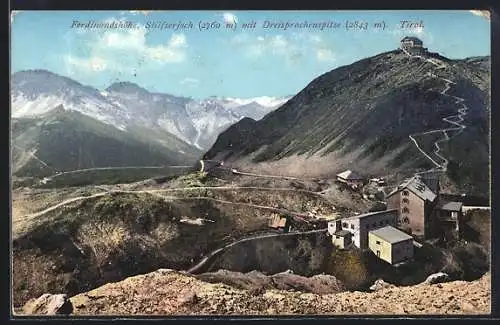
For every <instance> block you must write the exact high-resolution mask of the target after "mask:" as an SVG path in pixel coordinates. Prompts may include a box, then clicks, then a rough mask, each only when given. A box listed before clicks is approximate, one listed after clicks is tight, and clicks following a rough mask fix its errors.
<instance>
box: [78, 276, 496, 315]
mask: <svg viewBox="0 0 500 325" xmlns="http://www.w3.org/2000/svg"><path fill="white" fill-rule="evenodd" d="M464 292H467V294H466V295H465V294H464ZM490 297H491V283H490V274H489V273H488V274H486V275H484V276H483V277H482V278H481V279H479V280H476V281H472V282H465V281H454V282H449V283H442V284H432V285H430V284H420V285H415V286H408V287H395V288H394V287H390V288H383V289H381V290H378V291H376V292H373V293H366V292H359V291H355V292H342V293H330V294H313V293H304V292H297V291H285V290H277V289H268V290H263V291H262V292H256V291H252V290H245V289H235V288H232V287H229V286H227V285H224V284H219V283H214V284H211V283H206V282H203V281H200V280H198V279H196V278H195V277H193V276H190V275H188V274H184V273H179V272H176V271H173V270H166V269H160V270H158V271H156V272H153V273H149V274H145V275H139V276H135V277H131V278H128V279H126V280H123V281H121V282H116V283H109V284H106V285H104V286H102V287H99V288H97V289H94V290H92V291H89V292H85V293H81V294H78V295H76V296H73V297H71V298H70V301H71V303H72V305H73V314H74V315H303V314H309V315H311V314H326V315H328V314H333V315H335V314H341V315H350V314H354V315H356V314H357V315H359V314H364V315H374V314H378V315H380V314H386V315H414V314H430V315H439V314H455V315H459V314H476V315H477V314H482V315H484V314H489V313H490V305H491V298H490Z"/></svg>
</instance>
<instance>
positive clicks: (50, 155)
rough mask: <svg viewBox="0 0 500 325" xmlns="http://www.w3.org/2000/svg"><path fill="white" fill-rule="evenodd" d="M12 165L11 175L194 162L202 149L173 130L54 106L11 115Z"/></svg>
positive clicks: (36, 174)
mask: <svg viewBox="0 0 500 325" xmlns="http://www.w3.org/2000/svg"><path fill="white" fill-rule="evenodd" d="M11 131H12V132H11V143H12V166H13V170H12V172H13V175H16V176H35V177H40V176H47V175H52V174H55V173H57V172H62V171H69V170H78V169H85V168H95V167H123V166H165V165H190V164H193V163H194V162H195V161H196V160H197V159H198V157H199V156H200V155H201V152H200V151H199V150H198V149H196V148H194V147H193V146H191V145H189V144H187V143H185V142H183V141H181V140H179V139H178V138H176V137H175V136H173V135H172V134H170V133H168V132H164V131H160V130H157V131H155V132H152V131H149V132H146V130H141V129H139V128H133V129H131V130H129V131H128V132H126V131H123V130H119V129H117V128H115V127H113V126H112V125H109V124H105V123H102V122H100V121H98V120H97V119H93V118H91V117H89V116H87V115H84V114H81V113H79V112H78V111H72V110H65V109H64V108H63V107H62V106H58V107H56V108H55V109H53V110H50V111H48V112H47V113H44V114H42V115H40V116H39V117H37V118H33V117H31V118H13V119H12V128H11Z"/></svg>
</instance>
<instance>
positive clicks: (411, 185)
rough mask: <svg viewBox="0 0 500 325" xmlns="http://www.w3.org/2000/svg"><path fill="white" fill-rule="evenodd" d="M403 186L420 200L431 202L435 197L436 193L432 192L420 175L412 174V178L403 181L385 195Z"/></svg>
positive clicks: (399, 189) (397, 190) (395, 191)
mask: <svg viewBox="0 0 500 325" xmlns="http://www.w3.org/2000/svg"><path fill="white" fill-rule="evenodd" d="M404 188H406V189H408V190H410V191H412V192H413V193H415V195H417V196H418V197H420V198H421V199H422V200H427V201H430V202H433V201H434V200H435V199H436V197H437V195H436V193H434V191H432V190H431V189H430V188H429V186H427V184H426V183H425V182H424V180H423V179H422V178H421V177H420V176H413V177H412V178H410V179H407V180H405V181H403V182H402V183H401V184H399V186H398V187H397V188H396V189H395V190H394V191H392V192H391V193H389V195H387V197H389V196H391V195H393V194H394V193H397V192H399V191H401V190H402V189H404Z"/></svg>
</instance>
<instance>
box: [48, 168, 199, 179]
mask: <svg viewBox="0 0 500 325" xmlns="http://www.w3.org/2000/svg"><path fill="white" fill-rule="evenodd" d="M189 167H192V166H187V165H186V166H183V165H172V166H123V167H95V168H84V169H76V170H69V171H64V172H58V173H56V174H54V175H51V176H49V177H47V179H53V178H55V177H59V176H62V175H67V174H76V173H84V172H88V171H93V170H120V169H162V168H189Z"/></svg>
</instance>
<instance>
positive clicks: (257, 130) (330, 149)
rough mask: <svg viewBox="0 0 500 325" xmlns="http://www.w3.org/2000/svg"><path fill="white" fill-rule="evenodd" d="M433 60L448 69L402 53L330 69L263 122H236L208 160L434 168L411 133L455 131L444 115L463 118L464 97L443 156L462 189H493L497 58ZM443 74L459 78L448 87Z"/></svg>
mask: <svg viewBox="0 0 500 325" xmlns="http://www.w3.org/2000/svg"><path fill="white" fill-rule="evenodd" d="M434 59H435V60H436V62H439V63H440V64H443V65H445V67H444V68H443V69H437V67H436V65H434V64H432V63H430V62H427V61H423V60H421V59H419V58H411V57H409V56H408V55H406V54H404V53H403V52H401V51H399V50H395V51H390V52H386V53H382V54H379V55H376V56H373V57H370V58H366V59H363V60H360V61H358V62H355V63H353V64H351V65H348V66H343V67H339V68H337V69H335V70H332V71H330V72H327V73H325V74H323V75H321V76H319V77H318V78H316V79H315V80H313V81H312V82H311V83H310V84H308V85H307V86H306V87H305V88H304V89H303V90H302V91H300V92H299V93H298V94H297V95H296V96H294V97H293V98H292V99H290V100H289V101H288V102H286V103H285V104H284V105H282V106H281V107H280V108H278V109H277V110H275V111H273V112H271V113H269V114H267V115H266V116H265V117H264V118H263V119H261V120H259V121H255V120H252V119H250V118H246V119H242V120H241V121H240V122H239V123H236V124H235V125H233V126H231V127H230V128H229V129H227V130H226V131H225V132H223V133H222V134H221V135H220V136H219V137H218V138H217V141H216V143H215V144H214V146H213V147H212V148H211V149H210V150H209V151H208V152H207V153H206V154H205V156H204V157H205V158H207V159H214V158H215V159H226V160H229V161H233V163H234V164H236V165H237V164H239V165H245V167H246V168H259V169H260V170H266V169H267V170H266V171H268V172H274V173H277V172H279V173H283V174H297V175H302V176H304V175H309V176H317V175H319V174H321V175H325V174H330V175H331V174H334V173H336V172H339V171H341V170H342V169H344V168H349V169H357V170H363V171H364V172H365V173H367V174H377V173H379V172H381V171H384V170H392V171H410V172H414V171H416V170H427V169H430V168H432V167H434V166H433V164H432V163H431V162H430V160H429V159H427V158H426V157H425V156H424V155H423V154H422V153H421V152H420V151H419V150H418V149H417V147H416V146H415V144H414V143H412V141H410V138H409V135H415V134H419V133H422V132H427V131H431V130H436V129H444V128H450V127H453V126H454V125H452V124H451V123H448V122H446V121H443V120H442V118H444V117H448V116H452V115H456V114H458V113H457V111H458V109H460V108H461V106H460V105H459V104H458V103H457V101H456V99H454V98H453V97H451V96H456V97H460V98H462V99H464V101H463V103H464V104H465V105H467V107H468V111H467V114H466V115H465V117H464V121H463V122H462V124H463V125H464V126H465V127H466V128H465V129H463V131H462V132H461V133H460V132H456V131H454V132H453V131H450V132H449V137H450V140H449V141H448V142H446V143H444V144H442V146H441V151H440V154H441V155H443V156H446V157H447V159H448V160H449V170H448V177H450V178H451V179H452V181H453V182H454V183H455V184H456V185H457V187H458V188H459V189H461V190H465V191H469V192H473V193H481V194H487V193H488V189H489V186H488V163H489V154H488V153H489V138H488V134H489V131H488V130H489V125H488V116H489V110H490V108H489V107H490V93H489V89H490V68H489V57H486V58H470V59H465V60H449V59H447V58H444V57H442V56H436V57H435V58H434ZM443 78H444V79H446V80H451V81H453V82H454V83H453V84H451V86H450V88H449V89H447V83H446V82H445V81H444V80H443ZM443 91H446V94H448V95H451V96H444V95H443V94H442V92H443ZM434 141H436V135H435V134H430V135H424V136H419V137H418V144H419V147H420V148H421V149H422V150H423V151H425V152H428V153H429V154H433V151H434V150H435V146H434ZM471 152H474V155H471V154H470V153H471ZM256 164H258V165H256Z"/></svg>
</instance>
